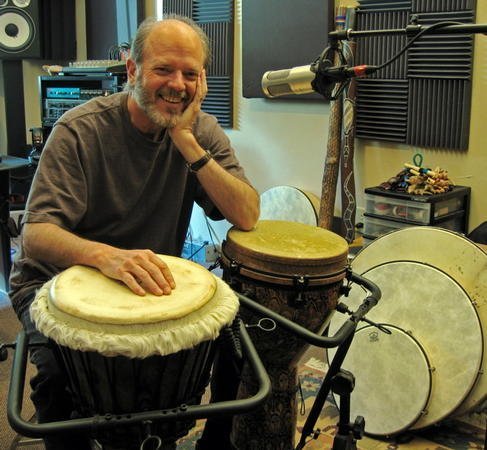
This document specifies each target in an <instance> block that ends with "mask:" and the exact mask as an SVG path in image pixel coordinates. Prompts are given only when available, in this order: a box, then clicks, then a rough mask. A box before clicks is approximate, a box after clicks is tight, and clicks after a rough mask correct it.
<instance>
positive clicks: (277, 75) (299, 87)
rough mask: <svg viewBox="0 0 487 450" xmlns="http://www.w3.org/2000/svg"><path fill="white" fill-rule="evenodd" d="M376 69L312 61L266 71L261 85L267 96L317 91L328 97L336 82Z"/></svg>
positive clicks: (375, 68)
mask: <svg viewBox="0 0 487 450" xmlns="http://www.w3.org/2000/svg"><path fill="white" fill-rule="evenodd" d="M377 69H378V67H377V66H367V65H360V66H354V67H348V66H335V67H330V66H326V67H322V66H320V65H319V64H316V63H313V64H310V65H308V66H299V67H293V68H291V69H282V70H271V71H268V72H266V73H264V75H263V76H262V81H261V85H262V91H263V92H264V94H265V95H266V96H267V97H269V98H273V97H279V96H281V95H290V94H310V93H312V92H318V93H319V94H322V95H324V96H325V97H326V98H328V99H330V98H331V93H332V91H333V89H334V87H335V84H336V83H338V82H343V81H348V80H349V79H350V78H352V77H364V76H366V75H368V74H371V73H374V72H375V71H376V70H377Z"/></svg>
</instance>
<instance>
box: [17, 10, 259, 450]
mask: <svg viewBox="0 0 487 450" xmlns="http://www.w3.org/2000/svg"><path fill="white" fill-rule="evenodd" d="M209 53H210V52H209V44H208V39H207V37H206V35H205V34H204V32H203V31H202V30H201V29H200V28H199V27H198V26H197V25H196V24H195V23H194V22H192V21H191V20H190V19H187V18H184V17H180V16H172V17H169V18H166V19H164V20H162V21H155V20H153V19H148V20H146V21H144V22H143V23H142V24H141V25H140V27H139V29H138V31H137V34H136V37H135V39H134V42H133V45H132V49H131V55H130V58H129V59H128V60H127V62H126V67H127V77H128V81H127V85H126V89H125V91H124V92H120V93H116V94H113V95H110V96H107V97H98V98H95V99H93V100H90V101H88V102H86V103H84V104H82V105H80V106H78V107H76V108H73V109H71V110H69V111H67V112H66V113H65V114H64V115H63V116H62V117H61V118H60V119H59V120H58V121H57V123H56V124H55V126H54V127H53V129H52V131H51V133H50V135H49V137H48V139H47V141H46V144H45V147H44V149H43V151H42V155H41V158H40V162H39V166H38V168H37V171H36V174H35V177H34V180H33V183H32V187H31V191H30V193H29V197H28V201H27V205H26V210H25V215H24V218H23V228H22V246H21V249H20V251H19V253H18V255H17V257H16V260H15V261H14V264H13V269H12V274H11V277H10V289H11V290H10V293H9V295H10V298H11V301H12V304H13V306H14V309H15V311H16V313H17V315H18V317H19V319H20V320H21V322H22V324H23V326H24V328H25V329H26V330H27V332H28V333H29V334H34V335H35V334H36V331H35V329H34V326H33V324H32V322H31V319H30V316H29V306H30V304H31V303H32V301H33V299H34V297H35V292H36V290H37V289H38V288H39V287H41V286H42V285H43V284H44V283H45V282H47V281H48V280H50V279H51V278H52V277H53V276H54V275H56V274H57V273H59V272H60V271H62V270H64V269H65V268H67V267H70V266H73V265H75V264H81V265H85V266H90V267H94V268H96V269H98V270H100V271H101V272H102V273H104V274H105V275H106V276H108V277H110V278H113V279H116V280H119V281H120V282H122V283H124V284H125V285H126V286H127V287H128V288H129V289H130V290H132V291H133V292H134V293H135V294H137V295H139V296H143V295H145V294H146V293H151V294H155V295H161V296H163V295H167V294H170V293H171V291H172V290H173V289H177V286H176V285H175V283H174V279H173V277H172V275H171V272H170V270H169V268H168V267H167V265H166V264H164V262H162V261H161V259H160V258H158V257H157V256H156V254H158V253H159V254H167V255H175V256H179V255H180V254H181V251H182V247H183V244H184V240H185V237H186V233H187V229H188V226H189V222H190V218H191V211H192V208H193V204H194V202H196V203H197V204H199V205H200V206H201V207H202V209H203V210H204V211H205V213H206V214H207V215H208V216H209V217H210V218H212V219H215V220H216V219H223V218H226V219H227V220H228V221H229V222H230V223H232V224H233V225H235V226H236V227H238V228H240V229H242V230H250V229H251V228H253V226H254V225H255V223H256V221H257V219H258V216H259V196H258V194H257V192H256V191H255V189H254V188H253V187H252V186H251V184H250V182H249V181H248V179H247V178H246V176H245V174H244V171H243V169H242V167H241V166H240V164H239V162H238V160H237V159H236V157H235V154H234V151H233V149H232V147H231V145H230V142H229V139H228V138H227V136H226V135H225V133H224V132H223V130H222V129H221V128H220V126H219V125H218V122H217V120H216V119H215V118H214V117H212V116H210V115H208V114H206V113H204V112H202V111H201V110H200V108H201V103H202V101H203V99H204V98H205V95H206V93H207V84H206V77H205V66H206V64H207V62H208V59H209V56H210V55H209ZM31 360H32V361H33V362H34V363H35V364H36V366H37V374H36V375H35V376H34V377H33V378H32V380H31V386H32V390H33V393H32V400H33V402H34V405H35V407H36V414H37V420H38V421H39V422H51V421H56V420H64V419H67V418H69V417H70V415H71V412H72V409H73V407H72V403H71V398H70V396H69V393H68V392H67V390H66V385H67V383H66V380H65V376H64V373H63V371H62V370H60V368H59V367H58V364H57V362H56V360H55V358H54V356H53V354H52V352H51V350H50V349H49V348H47V347H39V348H36V349H34V350H32V352H31ZM45 443H46V448H47V449H48V450H51V449H63V450H65V449H67V448H69V449H78V448H83V449H85V448H90V447H89V443H88V442H87V440H86V439H83V437H82V436H80V437H79V438H77V439H73V436H72V433H71V434H70V435H69V436H66V435H63V434H61V435H57V436H51V437H49V438H46V439H45Z"/></svg>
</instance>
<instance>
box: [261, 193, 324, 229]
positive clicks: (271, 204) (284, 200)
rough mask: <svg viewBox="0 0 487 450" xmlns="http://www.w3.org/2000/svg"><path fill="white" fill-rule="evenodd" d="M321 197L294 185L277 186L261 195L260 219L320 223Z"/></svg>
mask: <svg viewBox="0 0 487 450" xmlns="http://www.w3.org/2000/svg"><path fill="white" fill-rule="evenodd" d="M319 211H320V199H319V198H318V197H317V196H316V195H314V194H313V193H311V192H307V191H303V190H301V189H298V188H295V187H292V186H275V187H273V188H270V189H268V190H267V191H265V192H263V193H262V194H261V196H260V220H286V221H290V222H300V223H305V224H307V225H313V226H317V225H318V214H319Z"/></svg>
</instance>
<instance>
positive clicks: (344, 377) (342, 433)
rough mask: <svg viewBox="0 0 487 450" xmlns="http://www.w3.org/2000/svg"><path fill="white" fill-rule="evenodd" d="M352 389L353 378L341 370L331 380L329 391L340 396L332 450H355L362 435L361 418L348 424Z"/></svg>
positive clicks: (363, 425)
mask: <svg viewBox="0 0 487 450" xmlns="http://www.w3.org/2000/svg"><path fill="white" fill-rule="evenodd" d="M354 387H355V377H354V376H353V374H352V373H351V372H348V371H346V370H343V369H341V370H340V371H339V372H338V373H337V374H336V375H335V376H334V377H333V379H332V386H331V389H332V391H333V392H334V393H335V394H338V395H339V396H340V422H339V423H338V432H337V435H336V436H335V439H334V441H333V450H356V449H357V439H362V437H363V435H364V428H365V420H364V418H363V417H362V416H358V417H357V418H356V419H355V422H354V423H350V394H351V392H352V391H353V388H354Z"/></svg>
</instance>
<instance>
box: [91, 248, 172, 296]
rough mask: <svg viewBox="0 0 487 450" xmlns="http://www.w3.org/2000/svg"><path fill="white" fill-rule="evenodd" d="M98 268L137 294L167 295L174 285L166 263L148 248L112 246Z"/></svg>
mask: <svg viewBox="0 0 487 450" xmlns="http://www.w3.org/2000/svg"><path fill="white" fill-rule="evenodd" d="M106 256H107V257H106V258H103V261H102V263H101V264H99V266H98V268H99V270H100V271H101V272H103V273H104V274H105V275H106V276H108V277H110V278H114V279H116V280H120V281H122V282H123V283H125V284H126V285H127V286H128V287H129V288H130V290H131V291H133V292H134V293H136V294H137V295H145V294H146V293H150V294H154V295H163V294H164V295H169V294H170V293H171V290H172V289H174V288H175V287H176V284H175V282H174V278H173V276H172V274H171V271H170V270H169V267H168V266H167V264H166V263H165V262H164V261H162V260H161V259H160V258H159V257H158V256H157V255H156V254H155V253H154V252H152V251H150V250H121V249H117V248H112V249H111V251H109V252H108V253H107V255H106Z"/></svg>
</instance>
